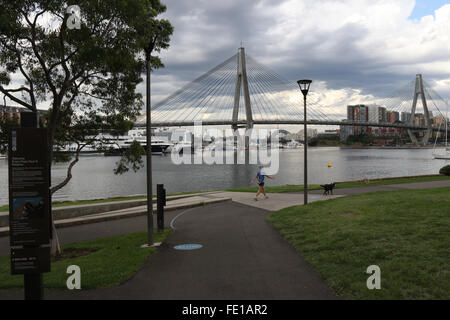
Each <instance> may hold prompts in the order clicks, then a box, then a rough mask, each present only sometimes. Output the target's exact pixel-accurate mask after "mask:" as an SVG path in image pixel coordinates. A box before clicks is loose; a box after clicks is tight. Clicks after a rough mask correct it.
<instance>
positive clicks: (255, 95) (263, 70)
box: [137, 48, 448, 144]
mask: <svg viewBox="0 0 450 320" xmlns="http://www.w3.org/2000/svg"><path fill="white" fill-rule="evenodd" d="M376 105H377V106H379V107H382V108H384V109H385V110H387V111H388V112H396V113H397V114H398V115H399V114H402V113H406V114H409V116H408V118H407V120H406V121H401V120H400V119H397V120H395V121H392V119H386V118H383V117H380V116H379V114H378V113H369V114H367V115H365V117H356V118H354V117H347V118H345V119H343V116H342V114H345V113H346V112H347V110H345V109H346V108H347V106H341V107H340V108H337V107H334V108H333V107H330V106H323V105H321V104H320V103H319V102H318V99H317V98H314V95H311V94H310V96H309V97H308V106H307V112H308V121H307V123H308V124H311V125H333V126H365V127H387V128H402V129H406V130H408V133H409V135H410V137H411V140H412V141H413V142H415V143H417V142H418V141H417V137H416V134H415V132H418V131H422V132H425V133H424V134H423V139H422V141H421V143H422V144H426V143H427V142H428V141H429V138H430V137H431V134H432V131H445V125H440V126H437V125H436V123H434V122H439V121H434V122H433V120H435V119H436V117H437V118H440V119H442V121H444V122H445V120H444V119H445V116H446V115H445V112H446V110H447V108H448V103H447V102H446V101H445V100H444V99H443V98H442V97H441V96H440V95H439V94H438V93H436V92H435V91H434V90H433V89H432V87H431V86H429V85H428V83H426V82H425V81H424V80H423V79H422V76H421V75H416V79H414V80H412V81H411V82H409V83H408V84H406V85H405V86H403V87H402V88H400V89H398V90H396V91H395V92H393V93H392V94H391V96H390V97H388V98H385V99H381V100H379V101H376ZM151 117H152V126H155V127H158V126H164V127H170V126H193V125H195V124H196V123H199V122H201V123H202V125H230V126H232V128H233V129H238V128H242V127H244V128H253V126H254V125H273V124H277V125H278V124H286V125H299V124H303V119H304V116H303V97H302V95H301V92H300V91H299V88H298V87H297V84H296V83H292V82H290V81H287V80H285V79H284V78H283V77H281V76H280V75H278V74H277V73H276V72H274V71H272V70H271V69H269V68H267V67H266V66H264V65H262V64H261V63H259V62H257V61H256V60H255V59H253V58H252V57H250V56H248V55H246V54H245V50H244V48H239V50H238V53H237V54H235V55H234V56H232V57H230V58H229V59H227V60H226V61H224V62H222V63H221V64H219V65H218V66H216V67H214V68H213V69H211V70H209V71H208V72H206V73H205V74H203V75H202V76H200V77H198V78H197V79H195V80H193V81H192V82H190V83H188V84H187V85H185V86H184V87H182V88H181V89H179V90H177V91H176V92H174V93H173V94H171V95H170V96H168V97H167V98H165V99H164V100H162V101H160V102H159V103H157V104H156V105H154V106H152V115H151ZM418 117H421V118H422V121H417V118H418ZM349 118H350V119H349ZM442 121H441V122H442ZM433 124H435V125H433ZM137 125H138V126H145V114H144V115H143V116H141V117H139V118H138V121H137Z"/></svg>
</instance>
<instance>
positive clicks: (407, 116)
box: [400, 112, 411, 123]
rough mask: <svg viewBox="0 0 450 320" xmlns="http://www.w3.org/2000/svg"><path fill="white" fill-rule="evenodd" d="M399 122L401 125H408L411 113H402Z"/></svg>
mask: <svg viewBox="0 0 450 320" xmlns="http://www.w3.org/2000/svg"><path fill="white" fill-rule="evenodd" d="M400 121H401V122H403V123H409V121H411V112H402V114H401V118H400Z"/></svg>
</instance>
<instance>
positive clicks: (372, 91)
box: [14, 0, 450, 117]
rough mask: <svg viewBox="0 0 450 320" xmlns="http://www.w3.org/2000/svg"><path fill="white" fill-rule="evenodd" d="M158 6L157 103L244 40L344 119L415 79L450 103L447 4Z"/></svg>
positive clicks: (213, 0) (217, 1)
mask: <svg viewBox="0 0 450 320" xmlns="http://www.w3.org/2000/svg"><path fill="white" fill-rule="evenodd" d="M162 2H163V3H165V4H166V5H167V12H166V13H165V14H164V15H163V16H162V17H164V18H166V19H169V20H170V21H171V23H172V24H173V26H174V28H175V32H174V35H173V37H172V40H171V46H170V48H169V49H168V50H165V51H163V52H161V58H162V60H163V62H164V63H165V65H166V67H165V68H164V69H160V70H157V71H156V72H154V74H153V76H152V102H153V104H154V103H157V102H159V101H161V100H162V99H163V98H165V97H166V96H167V95H169V94H171V93H172V92H174V91H175V90H177V89H179V88H181V87H182V86H183V85H185V84H187V83H188V82H190V81H191V80H193V79H195V78H197V77H198V76H200V75H201V74H203V73H205V72H206V71H208V70H210V69H211V68H213V67H215V66H216V65H218V64H220V63H221V62H223V61H224V60H226V59H228V58H230V57H231V56H233V55H234V54H235V53H236V52H237V49H238V47H240V44H241V41H242V43H243V46H244V47H245V49H246V53H247V54H248V55H250V56H251V57H252V58H254V59H255V60H256V61H258V62H260V63H262V64H264V65H265V66H267V67H269V68H270V69H272V70H274V71H275V72H276V73H278V74H279V75H281V76H282V77H283V78H285V79H287V80H289V81H292V83H294V84H295V81H296V80H298V79H300V78H310V79H312V80H313V81H314V83H313V85H312V87H311V95H314V96H315V98H316V99H318V100H319V102H320V104H322V105H325V106H330V109H329V110H325V111H326V113H330V114H331V113H332V114H337V113H340V114H342V116H343V117H345V113H346V108H345V106H346V105H348V104H355V103H374V102H378V101H377V99H379V98H383V97H389V96H392V93H393V92H394V91H396V90H397V89H399V88H401V87H403V86H405V85H406V84H407V83H408V82H411V81H413V80H414V78H415V74H417V73H422V74H423V76H424V79H425V80H426V81H427V82H428V83H429V84H430V85H432V86H433V88H434V90H436V91H437V92H439V93H440V94H441V95H442V96H443V97H444V98H446V99H448V100H450V39H449V38H450V36H449V35H450V1H443V0H417V1H414V0H315V1H313V0H245V1H243V0H226V1H224V0H189V1H187V0H162ZM14 78H15V79H17V80H20V76H19V75H15V76H14ZM16 82H17V81H16ZM19 82H20V81H19ZM138 89H139V91H140V92H142V93H145V89H144V85H143V84H142V85H141V86H139V88H138ZM296 94H299V93H298V92H297V93H296ZM411 95H412V92H411ZM47 105H48V103H42V104H40V106H39V107H40V108H47Z"/></svg>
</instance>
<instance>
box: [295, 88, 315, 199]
mask: <svg viewBox="0 0 450 320" xmlns="http://www.w3.org/2000/svg"><path fill="white" fill-rule="evenodd" d="M311 82H312V80H307V79H304V80H298V81H297V83H298V86H299V87H300V91H301V92H302V93H303V106H304V110H303V114H304V116H303V117H304V118H303V125H304V136H305V138H304V144H305V146H304V150H303V153H304V156H305V161H304V162H305V169H304V171H305V172H304V181H303V188H304V189H303V193H304V194H303V196H304V200H303V204H304V205H307V204H308V131H307V126H306V96H307V95H308V91H309V86H310V85H311Z"/></svg>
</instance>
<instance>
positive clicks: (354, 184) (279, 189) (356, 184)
mask: <svg viewBox="0 0 450 320" xmlns="http://www.w3.org/2000/svg"><path fill="white" fill-rule="evenodd" d="M440 180H450V177H447V176H430V177H411V178H393V179H379V180H370V181H369V183H368V184H366V183H364V182H363V181H349V182H342V183H337V184H336V189H341V188H360V187H371V186H383V185H390V184H402V183H415V182H427V181H440ZM308 189H309V190H320V189H322V188H321V187H320V185H317V184H313V185H308ZM226 191H231V192H256V191H258V187H243V188H233V189H227V190H226ZM302 191H303V185H285V186H266V192H268V193H285V192H302Z"/></svg>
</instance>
